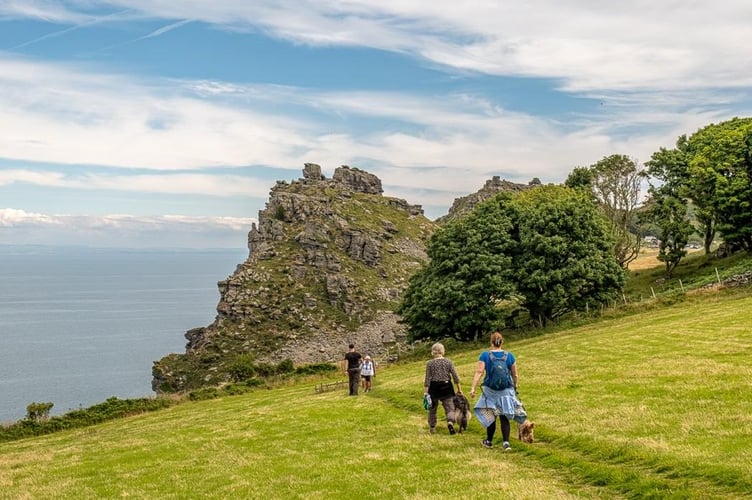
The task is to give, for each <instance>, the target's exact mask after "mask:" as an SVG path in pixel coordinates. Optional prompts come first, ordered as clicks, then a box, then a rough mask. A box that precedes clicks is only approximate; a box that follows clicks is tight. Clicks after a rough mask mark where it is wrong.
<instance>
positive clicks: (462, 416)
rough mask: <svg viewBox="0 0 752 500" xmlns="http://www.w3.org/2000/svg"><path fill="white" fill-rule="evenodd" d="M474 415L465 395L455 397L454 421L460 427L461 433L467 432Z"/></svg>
mask: <svg viewBox="0 0 752 500" xmlns="http://www.w3.org/2000/svg"><path fill="white" fill-rule="evenodd" d="M472 416H473V413H472V410H471V409H470V401H468V400H467V398H466V397H465V395H464V394H457V395H456V396H454V419H453V420H454V421H455V422H456V423H457V424H458V425H459V431H460V433H462V432H464V431H465V430H467V423H468V422H469V421H470V419H471V418H472Z"/></svg>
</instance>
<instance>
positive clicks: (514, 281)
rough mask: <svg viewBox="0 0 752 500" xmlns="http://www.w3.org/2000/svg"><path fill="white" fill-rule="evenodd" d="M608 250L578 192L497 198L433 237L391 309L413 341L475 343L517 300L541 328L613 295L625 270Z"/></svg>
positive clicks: (604, 230) (604, 231)
mask: <svg viewBox="0 0 752 500" xmlns="http://www.w3.org/2000/svg"><path fill="white" fill-rule="evenodd" d="M612 249H613V240H612V238H611V236H610V233H609V228H608V224H607V223H606V221H605V220H604V219H603V216H602V215H601V214H600V212H598V210H597V208H596V207H595V205H594V204H593V203H592V199H591V198H590V195H589V194H588V193H586V192H584V191H581V190H572V189H569V188H566V187H556V186H541V187H537V188H534V189H530V190H526V191H524V192H522V193H517V194H515V195H510V194H505V193H503V194H499V195H497V196H495V197H494V198H492V199H490V200H488V201H487V202H484V203H481V204H479V205H478V206H477V207H475V209H474V210H473V211H472V212H471V213H470V214H469V215H467V216H465V217H464V218H462V219H459V220H455V221H453V222H450V223H449V224H447V225H446V226H444V227H443V228H441V229H440V230H438V231H437V232H436V233H434V235H433V237H432V238H431V240H430V241H429V244H428V255H429V257H430V262H429V263H428V264H427V265H426V266H425V267H424V268H423V269H421V270H420V271H419V272H418V273H417V274H415V275H414V276H413V278H412V279H411V281H410V284H409V286H408V289H407V290H406V292H405V294H404V295H403V300H402V303H401V304H400V307H399V308H398V312H399V313H400V314H402V316H403V318H404V320H405V322H406V323H407V325H408V328H409V331H410V335H411V337H412V338H441V337H446V336H451V337H455V338H458V339H476V338H478V336H479V335H481V334H486V333H487V332H488V331H489V330H491V329H493V328H497V327H498V325H499V324H500V323H501V321H502V318H501V315H502V309H501V308H500V307H499V304H500V303H502V302H504V301H505V300H507V299H510V298H512V297H520V298H521V299H520V300H521V302H522V306H523V307H524V308H526V309H527V310H528V311H529V312H530V314H531V316H532V317H534V318H536V319H537V320H538V321H540V323H541V324H543V325H545V324H546V323H547V322H548V321H550V320H551V319H555V318H558V317H560V316H561V315H562V314H565V313H566V312H569V311H572V310H575V309H584V308H585V307H586V306H587V304H590V305H595V304H596V303H601V302H604V301H606V300H608V299H610V298H613V297H614V296H615V294H616V293H617V292H618V290H619V289H620V288H621V286H622V284H623V281H624V273H623V270H622V269H621V267H620V266H619V264H618V263H617V262H616V260H615V259H614V257H613V252H612Z"/></svg>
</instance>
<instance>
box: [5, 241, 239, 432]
mask: <svg viewBox="0 0 752 500" xmlns="http://www.w3.org/2000/svg"><path fill="white" fill-rule="evenodd" d="M247 254H248V251H247V250H246V249H242V248H241V249H232V250H174V251H168V250H159V251H155V250H144V251H140V250H111V249H78V248H75V249H74V248H64V249H53V248H45V247H10V246H8V247H4V246H2V245H0V422H9V421H15V420H18V419H20V418H23V417H24V416H25V415H26V405H28V404H29V403H31V402H53V403H54V405H55V406H54V407H53V409H52V412H51V413H52V414H55V415H59V414H62V413H65V412H67V411H68V410H71V409H76V408H80V407H88V406H91V405H93V404H96V403H100V402H102V401H104V400H105V399H107V398H109V397H111V396H116V397H118V398H123V399H124V398H135V397H143V396H151V395H153V394H154V393H153V392H152V390H151V367H152V364H153V362H154V361H156V360H158V359H159V358H161V357H162V356H164V355H166V354H168V353H171V352H180V353H182V352H185V343H186V340H185V338H184V337H183V334H184V333H185V331H186V330H188V329H190V328H195V327H199V326H206V325H208V324H210V323H211V322H212V321H213V320H214V316H215V314H216V306H217V302H218V301H219V292H218V290H217V281H219V280H222V279H225V278H226V277H227V276H229V275H230V274H232V272H233V271H234V269H235V267H236V266H237V264H239V263H241V262H242V261H243V260H245V258H246V256H247Z"/></svg>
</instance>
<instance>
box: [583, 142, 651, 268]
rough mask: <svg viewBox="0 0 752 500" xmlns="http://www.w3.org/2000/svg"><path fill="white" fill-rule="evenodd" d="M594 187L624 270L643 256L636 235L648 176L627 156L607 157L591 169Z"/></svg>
mask: <svg viewBox="0 0 752 500" xmlns="http://www.w3.org/2000/svg"><path fill="white" fill-rule="evenodd" d="M590 171H591V173H592V181H591V187H592V191H593V195H594V196H595V197H596V199H597V200H598V203H599V206H600V208H601V210H603V212H604V214H605V215H606V218H607V219H608V220H609V222H610V226H611V235H612V236H613V239H614V248H613V251H614V255H615V256H616V260H617V261H618V262H619V265H621V266H622V267H623V268H624V269H626V268H627V267H628V266H629V263H630V262H632V261H633V260H634V259H636V258H637V256H638V255H639V253H640V243H641V241H642V238H641V236H640V235H636V234H633V233H632V232H631V231H630V227H634V217H635V212H636V210H637V208H638V206H639V201H640V200H639V195H640V184H641V182H642V180H643V179H644V177H645V173H644V172H643V171H642V170H640V169H639V168H638V165H637V161H636V160H633V159H632V158H630V157H628V156H626V155H611V156H606V157H604V158H603V159H601V160H600V161H599V162H597V163H595V164H593V165H591V166H590Z"/></svg>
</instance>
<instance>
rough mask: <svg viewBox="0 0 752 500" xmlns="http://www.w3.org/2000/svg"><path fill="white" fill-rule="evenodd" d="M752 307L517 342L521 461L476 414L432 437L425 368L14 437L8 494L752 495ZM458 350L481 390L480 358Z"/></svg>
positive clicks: (711, 303) (650, 315)
mask: <svg viewBox="0 0 752 500" xmlns="http://www.w3.org/2000/svg"><path fill="white" fill-rule="evenodd" d="M751 308H752V296H750V294H749V292H746V293H737V294H736V295H727V294H717V293H716V294H704V295H697V296H694V297H692V298H689V299H688V302H685V303H682V304H678V305H674V306H671V307H667V308H664V309H655V310H651V311H649V312H645V313H643V314H640V315H633V316H628V317H621V318H617V319H606V320H603V321H600V322H598V323H593V324H589V325H587V326H582V327H577V328H572V329H569V330H566V331H561V332H558V333H553V334H549V335H546V336H542V337H537V338H532V339H526V340H521V341H516V342H512V341H510V342H509V343H508V344H507V346H506V347H507V348H508V349H510V350H512V351H513V352H514V353H515V355H516V356H517V358H518V364H519V370H520V375H521V377H520V391H521V397H522V399H523V401H524V402H525V406H526V408H527V410H528V413H529V415H530V417H531V419H532V420H534V421H535V422H536V439H537V441H536V442H535V443H534V444H532V445H526V444H522V443H520V442H519V441H517V440H516V439H513V440H512V445H513V448H514V449H513V451H512V452H507V453H505V452H503V451H502V450H501V449H500V446H498V445H497V446H496V447H495V448H494V449H493V450H486V449H482V448H481V447H480V440H481V439H482V437H483V429H482V428H481V427H480V425H479V424H478V422H477V421H476V420H475V419H473V420H472V421H471V424H470V428H469V430H468V432H467V433H465V434H463V435H456V436H449V435H448V433H447V432H446V431H445V430H444V429H441V430H440V432H439V433H437V434H435V435H430V434H428V432H427V424H426V422H425V411H423V409H422V407H421V401H420V400H421V393H422V387H421V386H422V381H423V371H424V362H423V361H420V362H415V363H406V364H398V365H393V366H390V367H383V368H382V369H380V370H379V371H378V374H377V377H376V379H375V383H374V390H373V392H371V393H368V394H363V395H360V396H358V397H357V398H351V397H348V396H346V395H345V394H346V392H345V391H336V392H327V393H321V394H318V393H315V392H314V386H315V384H316V383H320V382H321V381H322V380H325V379H320V378H316V379H310V380H308V381H305V382H300V383H297V384H296V385H291V386H287V387H280V388H275V389H271V390H259V391H256V392H253V393H249V394H245V395H241V396H233V397H225V398H222V399H215V400H210V401H201V402H189V403H184V404H181V405H178V406H174V407H171V408H168V409H165V410H160V411H158V412H156V413H150V414H144V415H140V416H134V417H129V418H126V419H122V420H117V421H112V422H108V423H105V424H100V425H96V426H93V427H89V428H85V429H80V430H76V431H66V432H61V433H57V434H53V435H49V436H43V437H38V438H32V439H26V440H21V441H16V442H10V443H3V444H0V498H111V497H136V498H304V497H305V498H314V499H315V498H321V499H323V498H352V497H365V498H377V497H378V498H384V497H386V498H446V497H450V496H455V497H461V498H486V497H488V496H499V497H504V496H510V497H514V498H530V499H533V498H535V499H538V498H651V497H652V498H745V497H750V492H752V364H751V363H749V359H750V354H752V332H750V325H751V324H752V322H751V321H750V319H749V314H748V312H747V311H749V310H751ZM447 355H448V357H450V358H451V359H453V360H454V361H455V363H456V364H457V367H458V371H459V373H460V376H461V377H462V379H463V382H464V383H463V388H464V389H465V390H466V391H468V392H469V384H470V382H471V380H472V373H473V371H474V368H475V364H476V359H477V355H478V351H477V350H473V351H472V352H470V351H468V352H452V351H450V352H448V353H447ZM439 412H440V415H442V412H441V410H440V411H439ZM513 432H514V429H513ZM499 435H500V433H498V432H497V438H498V437H499Z"/></svg>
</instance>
